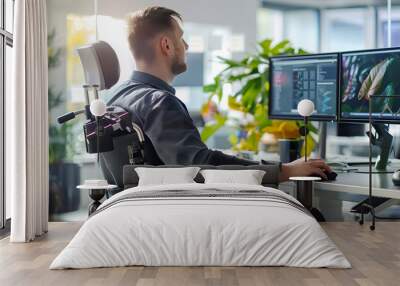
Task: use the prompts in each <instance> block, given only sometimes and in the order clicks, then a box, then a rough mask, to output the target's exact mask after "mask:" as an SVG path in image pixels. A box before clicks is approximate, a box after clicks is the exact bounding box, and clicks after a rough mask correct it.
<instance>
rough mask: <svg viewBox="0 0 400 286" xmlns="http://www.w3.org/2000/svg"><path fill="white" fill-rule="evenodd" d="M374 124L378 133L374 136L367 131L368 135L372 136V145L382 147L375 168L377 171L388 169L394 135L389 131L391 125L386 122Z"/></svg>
mask: <svg viewBox="0 0 400 286" xmlns="http://www.w3.org/2000/svg"><path fill="white" fill-rule="evenodd" d="M372 126H373V127H374V129H375V131H376V135H375V136H373V135H372V134H370V132H369V131H367V136H368V137H370V138H371V143H372V145H374V146H377V147H379V149H380V154H379V156H378V157H377V159H376V163H375V169H376V171H386V167H387V165H388V161H389V154H390V150H391V148H392V142H393V136H392V135H391V134H390V133H389V126H388V125H386V124H382V123H372Z"/></svg>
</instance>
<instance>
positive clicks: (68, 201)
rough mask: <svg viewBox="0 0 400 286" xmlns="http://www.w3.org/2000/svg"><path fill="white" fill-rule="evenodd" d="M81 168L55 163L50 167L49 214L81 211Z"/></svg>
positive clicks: (72, 164) (76, 165) (71, 164)
mask: <svg viewBox="0 0 400 286" xmlns="http://www.w3.org/2000/svg"><path fill="white" fill-rule="evenodd" d="M80 181H81V175H80V166H79V165H78V164H75V163H54V164H50V166H49V214H50V215H52V214H58V213H65V212H72V211H76V210H78V209H79V205H80V192H78V191H77V190H76V186H78V185H79V184H80Z"/></svg>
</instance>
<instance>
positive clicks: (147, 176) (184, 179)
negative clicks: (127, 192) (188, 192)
mask: <svg viewBox="0 0 400 286" xmlns="http://www.w3.org/2000/svg"><path fill="white" fill-rule="evenodd" d="M199 170H200V168H199V167H181V168H143V167H138V168H135V171H136V173H137V174H138V176H139V183H138V186H149V185H169V184H187V183H195V181H194V180H193V179H194V178H195V177H196V175H197V173H198V172H199Z"/></svg>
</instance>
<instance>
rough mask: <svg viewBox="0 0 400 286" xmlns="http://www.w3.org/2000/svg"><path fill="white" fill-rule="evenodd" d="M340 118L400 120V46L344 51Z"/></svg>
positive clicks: (349, 119) (363, 120)
mask: <svg viewBox="0 0 400 286" xmlns="http://www.w3.org/2000/svg"><path fill="white" fill-rule="evenodd" d="M340 57H341V59H340V63H341V79H340V80H341V83H340V104H339V110H340V112H339V113H340V118H339V119H340V121H343V122H368V118H369V100H371V99H370V98H371V97H370V96H371V95H374V96H382V98H378V97H373V98H372V102H371V116H372V119H373V121H374V122H382V123H400V98H399V97H393V98H387V97H384V96H398V95H400V48H390V49H378V50H364V51H357V52H345V53H341V56H340Z"/></svg>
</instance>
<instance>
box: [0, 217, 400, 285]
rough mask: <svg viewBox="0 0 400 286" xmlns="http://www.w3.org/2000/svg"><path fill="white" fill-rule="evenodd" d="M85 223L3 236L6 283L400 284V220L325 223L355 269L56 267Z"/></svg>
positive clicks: (0, 273) (1, 272)
mask: <svg viewBox="0 0 400 286" xmlns="http://www.w3.org/2000/svg"><path fill="white" fill-rule="evenodd" d="M80 226H81V223H75V222H73V223H72V222H71V223H50V227H49V229H50V230H49V233H47V234H46V235H44V236H43V237H40V238H39V239H37V240H35V241H34V242H32V243H27V244H25V243H9V240H8V238H5V239H2V240H0V285H2V286H8V285H10V286H11V285H12V286H17V285H32V286H35V285H40V286H42V285H51V286H54V285H57V286H58V285H60V286H61V285H66V286H71V285H84V286H90V285H96V286H97V285H136V286H180V285H193V286H216V285H218V286H219V285H227V286H250V285H251V286H266V285H274V286H275V285H305V286H314V285H349V286H352V285H354V286H360V285H361V286H364V285H366V286H370V285H376V286H380V285H384V286H391V285H393V286H394V285H396V286H397V285H400V278H398V277H399V276H398V273H400V222H378V224H377V229H376V230H375V231H370V230H369V228H368V227H369V226H368V225H364V226H360V225H358V224H357V223H355V222H329V223H324V224H322V227H323V228H324V229H325V230H326V232H327V233H328V235H329V237H330V238H331V239H332V240H333V241H334V242H335V243H336V244H337V246H338V247H339V248H340V249H341V250H342V251H343V252H344V254H345V255H346V257H347V258H348V259H349V260H350V262H351V263H352V266H353V268H352V269H346V270H343V269H306V268H289V267H142V266H138V267H117V268H101V269H85V270H57V271H50V270H48V267H49V265H50V263H51V262H52V260H53V259H54V258H55V256H56V255H57V254H58V253H59V252H60V251H61V250H62V249H63V248H64V247H65V246H66V244H67V243H68V242H69V241H70V240H71V238H72V237H73V236H74V234H75V233H76V232H77V231H78V229H79V228H80Z"/></svg>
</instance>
